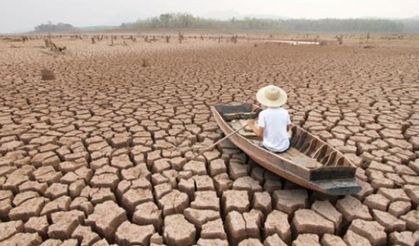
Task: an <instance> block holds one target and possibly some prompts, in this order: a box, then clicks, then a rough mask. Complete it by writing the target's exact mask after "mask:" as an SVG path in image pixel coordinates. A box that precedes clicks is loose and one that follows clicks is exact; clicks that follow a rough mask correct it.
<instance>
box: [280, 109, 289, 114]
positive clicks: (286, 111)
mask: <svg viewBox="0 0 419 246" xmlns="http://www.w3.org/2000/svg"><path fill="white" fill-rule="evenodd" d="M280 109H281V111H282V112H284V113H286V114H289V113H288V110H286V109H284V108H280Z"/></svg>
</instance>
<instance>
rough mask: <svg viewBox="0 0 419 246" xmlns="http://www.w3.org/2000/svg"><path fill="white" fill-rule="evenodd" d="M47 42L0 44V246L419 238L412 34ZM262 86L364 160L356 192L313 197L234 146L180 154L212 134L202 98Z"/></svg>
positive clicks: (239, 95) (405, 241)
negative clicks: (361, 41) (367, 38)
mask: <svg viewBox="0 0 419 246" xmlns="http://www.w3.org/2000/svg"><path fill="white" fill-rule="evenodd" d="M54 41H55V42H56V43H57V44H58V45H65V46H67V51H66V52H65V54H64V55H55V54H54V53H51V52H49V51H48V50H47V49H44V48H42V46H43V45H44V42H43V40H31V41H29V42H26V43H25V44H22V43H17V42H13V43H12V42H9V41H5V40H3V41H0V245H38V244H43V245H60V244H61V243H65V245H77V244H80V245H108V244H113V243H115V244H119V245H134V244H136V245H149V244H153V245H163V244H166V245H193V244H198V245H228V244H230V245H262V244H264V245H286V244H288V245H291V244H292V245H320V244H321V245H345V244H347V245H369V244H371V245H393V244H399V245H415V243H416V244H417V243H418V242H419V207H418V203H419V177H418V174H419V159H418V157H419V65H418V64H419V44H418V43H417V42H416V43H415V42H410V43H408V45H398V43H399V42H402V41H387V42H389V43H388V44H386V45H382V46H381V45H377V46H376V47H374V48H369V49H367V48H362V46H361V47H359V46H358V45H353V46H335V45H332V46H319V47H315V46H306V47H303V46H287V45H275V44H262V43H259V44H258V45H256V46H255V45H254V42H253V41H251V42H248V41H239V43H238V44H231V43H225V42H223V43H218V42H217V41H213V40H204V41H201V40H189V39H188V40H186V41H185V42H184V43H182V44H178V43H173V42H172V43H169V44H167V43H164V42H162V41H159V42H157V43H151V44H149V43H144V42H143V41H142V40H138V41H137V42H135V43H134V42H132V41H130V40H127V41H126V44H127V46H125V45H123V43H122V41H121V40H120V39H118V40H116V41H115V45H114V46H112V47H111V46H109V45H108V44H109V43H110V42H109V40H103V41H101V42H98V43H96V44H94V45H93V44H91V42H90V40H89V39H84V40H70V39H69V38H61V39H55V40H54ZM380 42H382V41H380ZM373 44H374V43H373ZM43 68H47V69H52V70H53V71H54V72H55V76H56V79H55V80H42V79H41V70H42V69H43ZM270 83H272V84H276V85H279V86H281V87H283V88H284V89H285V90H286V91H287V92H288V98H289V100H288V103H287V105H286V108H287V109H289V112H290V114H291V115H292V121H293V122H294V123H296V124H299V125H302V126H303V127H304V128H306V129H308V130H310V131H311V132H313V133H315V134H317V135H319V136H320V137H322V138H323V139H325V140H327V142H329V143H330V144H332V145H333V146H335V147H337V148H338V149H339V150H341V151H342V152H343V153H345V154H346V155H347V156H348V157H349V158H350V159H352V160H353V162H354V163H355V164H356V165H357V166H358V167H359V168H358V169H357V177H358V179H359V183H360V185H361V186H362V191H361V192H360V193H359V194H357V195H354V196H345V197H324V196H321V195H319V194H315V193H313V192H311V191H309V190H306V189H303V188H301V187H298V186H296V185H294V184H292V183H289V182H287V181H285V180H283V179H281V178H279V177H277V176H275V175H273V174H271V173H269V172H268V171H266V170H264V169H263V168H261V167H259V166H257V165H256V164H254V163H253V162H252V160H250V159H249V158H248V157H247V156H246V155H245V154H243V153H242V152H241V151H240V150H239V149H237V148H235V147H234V146H232V145H231V144H229V143H223V144H220V145H219V146H217V147H216V148H215V149H213V150H211V151H209V152H207V153H205V154H204V157H201V158H199V159H198V160H196V161H189V159H190V157H191V156H192V155H193V153H192V150H196V149H197V147H198V146H207V145H210V144H211V143H213V142H215V141H216V140H218V139H220V138H221V137H222V133H221V131H220V130H219V129H218V127H217V125H216V124H215V122H214V120H213V118H212V117H211V116H210V114H209V105H211V104H214V103H220V102H225V103H227V102H232V101H236V102H245V101H248V102H255V93H256V91H257V89H258V88H260V87H261V86H264V85H268V84H270Z"/></svg>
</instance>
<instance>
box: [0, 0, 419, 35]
mask: <svg viewBox="0 0 419 246" xmlns="http://www.w3.org/2000/svg"><path fill="white" fill-rule="evenodd" d="M168 12H187V13H190V14H193V15H196V16H201V17H216V18H231V17H233V15H234V16H236V17H237V16H239V17H240V16H246V15H252V16H255V15H256V16H269V17H272V16H281V17H288V18H315V19H317V18H356V17H381V18H409V17H412V16H417V15H419V0H207V1H203V0H118V1H117V0H0V33H11V32H22V31H31V30H33V28H34V26H36V25H39V24H42V23H46V22H48V21H51V22H53V23H57V22H64V23H69V24H72V25H73V26H94V25H119V24H121V23H122V22H133V21H135V20H137V19H140V18H141V19H143V18H148V17H153V16H158V15H160V14H161V13H168Z"/></svg>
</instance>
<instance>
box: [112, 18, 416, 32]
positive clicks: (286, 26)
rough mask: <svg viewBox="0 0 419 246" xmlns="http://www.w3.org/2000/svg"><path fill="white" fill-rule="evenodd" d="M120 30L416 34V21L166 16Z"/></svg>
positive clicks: (126, 26) (128, 25) (123, 27)
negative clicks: (224, 18)
mask: <svg viewBox="0 0 419 246" xmlns="http://www.w3.org/2000/svg"><path fill="white" fill-rule="evenodd" d="M120 28H121V29H140V30H141V29H156V28H167V29H171V28H172V29H173V28H177V29H187V28H196V29H218V30H235V31H237V30H242V31H271V32H331V33H338V32H339V33H340V32H354V33H356V32H383V33H402V32H415V33H419V20H416V19H403V20H390V19H331V18H328V19H315V20H312V19H260V18H242V19H236V18H232V19H230V20H215V19H207V18H201V17H196V16H193V15H191V14H187V13H169V14H162V15H160V16H158V17H153V18H148V19H144V20H138V21H136V22H133V23H123V24H121V25H120Z"/></svg>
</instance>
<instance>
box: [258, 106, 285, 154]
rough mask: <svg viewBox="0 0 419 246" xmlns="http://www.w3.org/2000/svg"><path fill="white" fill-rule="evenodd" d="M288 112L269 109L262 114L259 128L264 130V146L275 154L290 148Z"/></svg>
mask: <svg viewBox="0 0 419 246" xmlns="http://www.w3.org/2000/svg"><path fill="white" fill-rule="evenodd" d="M289 124H291V120H290V116H289V114H288V111H287V110H285V109H283V108H268V109H265V110H263V111H262V112H260V114H259V119H258V123H257V125H258V127H260V128H263V129H264V130H263V146H264V147H265V148H267V149H268V150H270V151H273V152H283V151H286V150H287V149H288V148H289V146H290V140H289V135H288V132H287V127H288V125H289Z"/></svg>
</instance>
